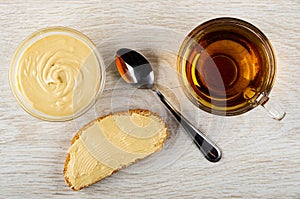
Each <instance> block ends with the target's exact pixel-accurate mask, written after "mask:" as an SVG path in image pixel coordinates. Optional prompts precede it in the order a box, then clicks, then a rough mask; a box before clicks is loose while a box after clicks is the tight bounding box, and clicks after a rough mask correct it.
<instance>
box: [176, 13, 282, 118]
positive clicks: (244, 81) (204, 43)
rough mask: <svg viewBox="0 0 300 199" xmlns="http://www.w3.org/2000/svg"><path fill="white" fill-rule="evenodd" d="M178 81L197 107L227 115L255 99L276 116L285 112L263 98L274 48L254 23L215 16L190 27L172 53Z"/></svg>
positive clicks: (271, 76)
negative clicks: (179, 46)
mask: <svg viewBox="0 0 300 199" xmlns="http://www.w3.org/2000/svg"><path fill="white" fill-rule="evenodd" d="M177 68H178V76H179V81H180V83H181V85H182V87H183V90H184V92H185V94H186V96H187V97H188V98H189V99H190V101H192V103H194V104H195V105H196V106H197V107H199V108H200V109H202V110H204V111H206V112H209V113H213V114H216V115H226V116H233V115H239V114H242V113H245V112H247V111H249V110H251V109H253V108H255V107H257V106H258V105H261V106H263V107H264V108H265V110H267V112H268V113H269V115H270V116H271V117H272V118H274V119H276V120H281V119H282V118H283V117H284V116H285V112H284V111H282V110H281V108H280V106H278V105H277V104H276V103H274V102H272V101H271V100H269V97H268V95H269V93H270V91H271V89H272V86H273V84H274V80H275V74H276V60H275V54H274V50H273V48H272V46H271V43H270V41H269V40H268V38H267V37H266V36H265V35H264V34H263V33H262V32H261V31H260V30H259V29H258V28H256V27H255V26H253V25H252V24H250V23H248V22H245V21H243V20H240V19H235V18H216V19H212V20H210V21H207V22H205V23H203V24H201V25H199V26H198V27H196V28H195V29H194V30H192V31H191V32H190V33H189V34H188V35H187V37H186V38H185V39H184V41H183V43H182V45H181V48H180V50H179V53H178V58H177Z"/></svg>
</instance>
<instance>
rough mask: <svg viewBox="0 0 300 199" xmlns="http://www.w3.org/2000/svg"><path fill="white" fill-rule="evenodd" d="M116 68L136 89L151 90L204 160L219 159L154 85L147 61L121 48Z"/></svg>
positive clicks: (129, 50)
mask: <svg viewBox="0 0 300 199" xmlns="http://www.w3.org/2000/svg"><path fill="white" fill-rule="evenodd" d="M116 67H117V69H118V71H119V73H120V75H121V76H122V78H123V79H124V80H125V81H126V82H127V83H129V84H133V85H135V86H137V87H138V88H148V89H151V90H153V91H154V92H155V93H156V94H157V96H158V97H159V99H160V100H161V101H162V102H163V104H164V105H165V106H166V107H167V108H168V110H169V111H170V112H171V113H172V114H173V116H174V117H175V118H176V120H177V121H178V122H179V123H180V124H181V125H182V127H183V128H184V129H185V131H186V132H187V133H188V134H189V135H190V136H191V138H192V139H193V141H194V143H195V144H196V145H197V147H198V148H199V149H200V151H201V152H202V153H203V155H204V156H205V158H206V159H207V160H209V161H211V162H218V161H219V160H220V159H221V156H222V154H221V150H220V149H219V148H218V147H217V146H216V145H215V144H214V143H213V142H212V141H210V140H209V139H208V138H207V137H206V136H205V135H204V134H203V133H202V132H201V131H200V130H198V129H197V128H196V127H194V126H193V125H192V124H191V123H190V122H189V121H188V120H187V119H186V118H184V117H183V116H182V115H181V113H180V112H179V111H177V110H176V109H175V108H174V107H173V106H172V105H171V104H170V102H169V101H168V100H167V99H166V98H165V97H164V96H163V94H162V93H161V92H160V91H159V90H158V89H157V88H156V87H155V85H154V72H153V70H152V66H151V65H150V63H149V62H148V60H147V59H146V58H145V57H144V56H143V55H141V54H140V53H138V52H136V51H134V50H131V49H127V48H122V49H119V50H118V51H117V53H116Z"/></svg>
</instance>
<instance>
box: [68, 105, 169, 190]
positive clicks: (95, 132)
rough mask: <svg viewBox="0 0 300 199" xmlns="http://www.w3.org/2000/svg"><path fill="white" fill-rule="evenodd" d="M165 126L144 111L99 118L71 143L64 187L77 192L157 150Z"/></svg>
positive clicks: (80, 132)
mask: <svg viewBox="0 0 300 199" xmlns="http://www.w3.org/2000/svg"><path fill="white" fill-rule="evenodd" d="M167 136H168V130H167V127H166V124H165V123H164V122H163V120H162V119H161V118H160V117H159V115H157V114H155V113H153V112H150V111H148V110H141V109H138V110H129V111H126V112H119V113H115V114H110V115H107V116H104V117H100V118H98V119H96V120H93V121H91V122H90V123H88V124H87V125H85V126H84V127H83V128H81V129H80V130H79V131H78V132H77V133H76V135H75V136H74V138H73V139H72V144H71V147H70V148H69V150H68V155H67V158H66V161H65V165H64V177H65V181H66V183H67V184H68V185H69V186H70V187H71V188H72V189H73V190H80V189H81V188H83V187H87V186H89V185H91V184H93V183H95V182H98V181H100V180H102V179H103V178H105V177H108V176H110V175H111V174H113V173H115V172H117V171H119V170H120V169H122V168H125V167H127V166H129V165H130V164H132V163H134V162H136V161H138V160H140V159H143V158H145V157H147V156H149V155H151V154H152V153H154V152H156V151H159V150H161V148H162V145H163V143H164V141H165V140H166V138H167Z"/></svg>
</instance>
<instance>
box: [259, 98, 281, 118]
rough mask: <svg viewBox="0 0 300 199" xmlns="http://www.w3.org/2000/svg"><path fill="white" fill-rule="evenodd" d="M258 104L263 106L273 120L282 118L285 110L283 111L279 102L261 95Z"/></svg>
mask: <svg viewBox="0 0 300 199" xmlns="http://www.w3.org/2000/svg"><path fill="white" fill-rule="evenodd" d="M259 104H260V105H261V106H262V107H263V108H264V110H265V111H266V112H267V114H268V115H269V116H270V117H272V118H273V119H275V120H278V121H280V120H282V119H283V118H284V117H285V115H286V112H285V111H283V109H282V107H281V106H280V104H278V103H276V102H275V101H274V100H270V98H269V97H268V96H263V97H262V99H261V100H260V101H259Z"/></svg>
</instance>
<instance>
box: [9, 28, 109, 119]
mask: <svg viewBox="0 0 300 199" xmlns="http://www.w3.org/2000/svg"><path fill="white" fill-rule="evenodd" d="M9 79H10V87H11V90H12V93H13V94H14V96H15V97H16V99H17V100H18V102H19V104H20V105H21V106H22V108H23V109H24V110H25V111H27V112H28V113H29V114H31V115H32V116H34V117H37V118H39V119H42V120H47V121H67V120H71V119H74V118H76V117H79V116H80V115H82V114H83V113H85V112H86V111H87V110H88V109H89V108H90V107H91V106H92V105H93V104H94V102H95V98H96V97H97V96H98V95H100V94H101V93H102V91H103V88H104V83H105V65H104V61H103V58H102V57H101V56H100V54H99V52H98V50H97V48H96V46H95V44H94V43H93V42H92V41H91V40H90V39H89V38H88V37H87V36H85V35H84V34H82V33H81V32H79V31H76V30H74V29H71V28H66V27H49V28H45V29H41V30H38V31H36V32H34V33H33V34H31V35H30V36H29V37H27V38H26V39H25V40H24V41H23V42H22V43H21V44H20V45H19V47H18V48H17V49H16V51H15V53H14V55H13V58H12V61H11V65H10V70H9Z"/></svg>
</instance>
